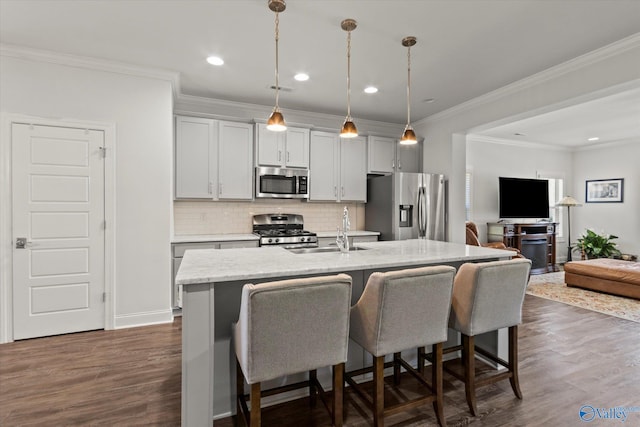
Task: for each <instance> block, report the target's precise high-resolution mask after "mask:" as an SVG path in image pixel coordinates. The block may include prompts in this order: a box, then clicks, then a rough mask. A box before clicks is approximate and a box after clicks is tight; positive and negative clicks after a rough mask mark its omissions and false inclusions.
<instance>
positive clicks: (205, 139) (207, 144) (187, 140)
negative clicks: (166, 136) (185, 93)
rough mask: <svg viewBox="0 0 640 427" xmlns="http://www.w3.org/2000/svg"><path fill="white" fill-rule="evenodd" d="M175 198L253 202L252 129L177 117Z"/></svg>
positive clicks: (240, 124)
mask: <svg viewBox="0 0 640 427" xmlns="http://www.w3.org/2000/svg"><path fill="white" fill-rule="evenodd" d="M175 180H176V183H175V184H176V186H175V191H176V194H175V197H176V198H177V199H209V200H251V199H253V126H252V125H251V124H249V123H239V122H227V121H221V120H213V119H206V118H198V117H187V116H177V117H176V141H175Z"/></svg>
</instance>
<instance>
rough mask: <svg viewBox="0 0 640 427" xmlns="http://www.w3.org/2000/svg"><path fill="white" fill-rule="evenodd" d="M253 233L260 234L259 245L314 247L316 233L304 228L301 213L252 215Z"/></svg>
mask: <svg viewBox="0 0 640 427" xmlns="http://www.w3.org/2000/svg"><path fill="white" fill-rule="evenodd" d="M253 234H257V235H258V236H260V246H274V245H278V246H282V247H284V248H315V247H317V246H318V236H316V233H312V232H310V231H306V230H304V222H303V218H302V215H297V214H261V215H254V216H253Z"/></svg>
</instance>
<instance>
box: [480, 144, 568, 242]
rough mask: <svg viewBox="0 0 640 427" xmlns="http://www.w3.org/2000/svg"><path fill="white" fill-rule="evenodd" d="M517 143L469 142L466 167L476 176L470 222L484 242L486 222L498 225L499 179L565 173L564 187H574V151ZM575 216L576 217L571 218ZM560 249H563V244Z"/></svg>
mask: <svg viewBox="0 0 640 427" xmlns="http://www.w3.org/2000/svg"><path fill="white" fill-rule="evenodd" d="M516 144H517V142H515V141H514V142H513V143H497V142H489V141H483V140H479V139H474V138H473V137H469V138H468V139H467V166H468V167H470V168H471V169H472V174H473V186H472V189H473V193H472V200H473V206H472V218H471V219H472V220H473V221H474V222H475V223H476V225H477V226H478V231H479V238H480V241H481V242H486V241H487V240H486V239H487V235H486V232H487V224H486V223H487V222H495V221H497V220H498V219H499V218H500V217H499V214H498V208H499V206H498V204H499V200H498V177H500V176H507V177H514V178H537V173H538V172H540V171H546V172H559V173H563V172H564V173H565V188H567V189H570V188H571V176H572V169H573V166H572V155H571V152H569V151H568V150H552V149H545V148H542V147H541V146H534V145H528V146H518V145H516ZM574 217H575V214H574V215H572V217H571V219H573V218H574ZM572 226H573V224H572ZM572 228H575V227H572ZM558 249H561V248H560V245H558Z"/></svg>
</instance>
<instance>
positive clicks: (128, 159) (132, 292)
mask: <svg viewBox="0 0 640 427" xmlns="http://www.w3.org/2000/svg"><path fill="white" fill-rule="evenodd" d="M1 59H2V60H1V61H0V88H1V96H0V111H2V112H3V113H11V114H24V115H29V116H36V117H42V118H48V119H57V118H63V119H70V120H75V121H78V122H95V123H104V124H110V125H113V126H115V130H116V132H115V156H116V158H115V191H114V193H115V224H108V227H113V226H115V254H114V264H115V265H114V269H115V272H114V274H115V275H114V276H113V277H114V289H115V296H114V298H115V299H114V300H113V304H114V307H115V317H114V319H113V325H114V326H115V327H126V326H136V325H142V324H148V323H157V322H165V321H171V319H172V313H171V258H170V221H171V212H172V206H171V200H172V195H171V188H172V153H173V149H172V147H173V130H172V129H173V127H172V114H173V111H172V110H173V96H172V83H171V81H169V80H168V79H163V78H155V77H144V76H140V75H137V76H136V75H131V74H124V73H120V72H106V71H99V70H97V69H91V68H86V67H83V66H81V65H80V66H78V65H77V64H76V63H74V65H75V66H68V65H64V64H61V63H59V62H60V61H58V60H51V61H49V60H47V59H46V57H45V58H44V60H40V58H39V57H36V58H35V59H34V58H30V57H28V55H27V56H26V57H20V56H19V55H15V54H11V55H8V56H2V58H1ZM2 144H3V145H5V146H6V145H7V144H10V141H8V140H3V141H2ZM4 152H8V151H4ZM113 154H114V153H111V155H113ZM107 185H109V183H107ZM3 197H5V196H3ZM2 203H3V204H5V203H10V198H9V199H6V200H5V199H3V200H2ZM5 220H7V219H5ZM8 220H10V219H8ZM3 225H4V226H6V224H3ZM4 285H5V286H10V283H9V284H7V283H5V284H4ZM0 317H2V316H0ZM6 320H7V319H6V318H0V322H6Z"/></svg>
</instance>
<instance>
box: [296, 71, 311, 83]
mask: <svg viewBox="0 0 640 427" xmlns="http://www.w3.org/2000/svg"><path fill="white" fill-rule="evenodd" d="M293 78H294V79H296V80H297V81H299V82H306V81H307V80H309V74H306V73H298V74H296V75H295V76H293Z"/></svg>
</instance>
